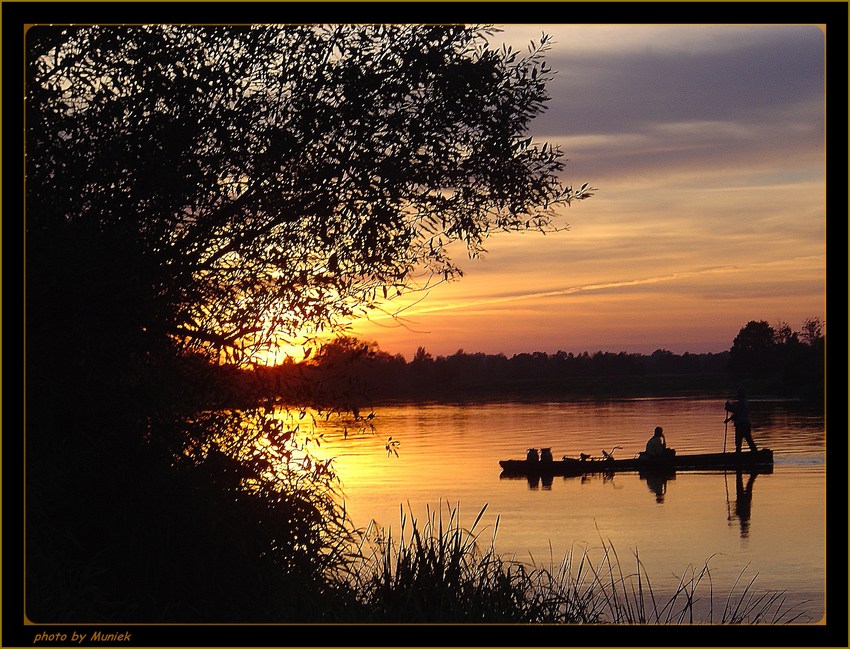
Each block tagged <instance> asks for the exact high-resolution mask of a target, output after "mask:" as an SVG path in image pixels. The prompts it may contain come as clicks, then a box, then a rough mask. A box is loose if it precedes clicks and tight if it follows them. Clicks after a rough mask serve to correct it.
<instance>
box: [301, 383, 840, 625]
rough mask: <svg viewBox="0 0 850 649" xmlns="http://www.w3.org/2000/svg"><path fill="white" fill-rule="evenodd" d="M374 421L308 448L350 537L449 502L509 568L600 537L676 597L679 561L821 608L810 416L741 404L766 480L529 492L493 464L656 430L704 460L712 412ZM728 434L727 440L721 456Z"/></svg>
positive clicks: (578, 407) (532, 412) (579, 483)
mask: <svg viewBox="0 0 850 649" xmlns="http://www.w3.org/2000/svg"><path fill="white" fill-rule="evenodd" d="M376 413H377V416H376V417H375V419H374V425H375V429H374V431H373V432H368V433H366V434H348V435H346V434H345V433H344V430H343V428H344V426H342V424H341V423H340V422H324V423H320V428H321V430H322V438H321V445H320V446H317V447H316V448H314V449H312V450H313V451H314V452H315V453H317V455H318V456H319V457H322V458H324V459H331V458H332V459H333V464H332V466H333V467H334V469H335V471H336V473H337V475H338V476H339V479H340V480H341V484H342V492H343V498H344V499H345V504H346V509H347V511H348V512H349V514H350V515H351V517H352V519H353V521H354V523H355V524H356V525H358V526H360V527H365V526H366V525H367V524H368V523H369V521H370V520H372V519H375V520H376V521H377V522H378V523H379V524H380V525H382V526H384V527H387V528H392V529H396V530H397V529H398V526H399V519H400V510H402V509H403V510H404V511H409V512H410V513H411V515H413V516H414V517H418V516H424V512H425V508H426V507H431V508H432V509H433V508H436V507H441V506H442V507H444V508H445V507H446V506H451V507H455V506H459V507H460V510H461V511H460V516H461V521H462V522H466V523H467V524H468V523H469V522H471V520H472V518H474V517H475V516H476V515H477V513H478V512H479V510H480V509H481V507H482V506H484V505H487V507H488V509H487V516H485V518H484V520H483V521H482V523H487V524H489V525H490V527H491V528H492V526H493V525H494V524H495V519H496V516H498V517H499V530H498V534H497V535H496V540H495V545H496V548H497V550H498V551H499V552H501V553H502V554H505V555H507V556H513V557H515V558H516V559H518V560H522V561H529V560H533V561H534V562H535V563H538V564H540V563H549V562H553V563H555V564H557V563H558V562H559V561H560V560H561V559H562V558H563V557H564V556H565V554H566V553H568V552H570V551H571V550H574V549H575V548H584V549H585V550H587V549H593V548H599V547H601V545H603V544H605V543H608V542H610V543H611V544H613V546H614V547H615V548H616V550H617V551H618V552H620V558H621V560H623V561H624V563H626V564H627V565H628V563H629V561H631V563H632V564H635V562H636V561H637V560H638V558H639V560H640V562H641V564H642V565H644V566H645V567H646V569H647V571H648V574H649V576H650V577H651V578H652V579H653V585H654V586H656V585H657V586H658V587H659V588H664V587H671V588H675V584H676V583H677V579H681V578H682V575H683V574H685V572H686V571H687V570H688V569H689V567H690V568H693V567H697V568H699V567H702V566H703V565H704V564H705V562H706V561H708V564H709V568H710V571H711V577H712V580H713V583H714V588H715V589H718V590H719V591H720V592H723V591H724V587H731V586H732V585H733V584H734V583H735V582H736V580H737V579H739V578H740V577H741V571H742V570H744V569H746V570H747V571H748V574H749V573H752V574H755V573H757V574H758V579H757V583H758V584H759V585H760V587H762V588H765V589H776V590H787V591H788V598H789V601H797V600H804V599H810V600H812V603H809V604H806V605H805V606H807V607H808V609H809V610H811V615H812V616H813V617H814V619H817V618H819V616H820V615H821V614H822V611H823V599H824V583H825V577H824V567H825V516H826V510H825V471H824V457H825V453H824V428H823V418H822V416H820V415H819V414H817V413H812V412H810V411H808V410H806V409H805V408H799V407H798V406H795V405H794V404H787V403H785V404H782V403H776V402H772V403H767V402H764V403H759V402H754V404H753V418H754V424H755V430H754V436H755V439H756V443H757V444H758V445H759V446H767V447H769V448H772V449H773V450H774V452H775V462H776V466H775V468H774V472H773V473H770V474H763V475H762V474H749V473H748V472H744V473H742V474H741V475H740V476H739V475H737V474H736V473H735V472H726V473H723V472H682V471H679V472H676V473H675V474H673V475H668V476H657V475H640V474H637V473H617V474H614V475H611V476H605V475H592V476H584V477H574V478H561V477H556V478H554V479H552V480H551V481H548V480H547V481H543V480H542V479H541V480H539V481H538V480H533V481H531V482H529V481H528V480H527V479H525V478H521V479H518V480H508V479H502V478H501V477H500V468H499V465H498V461H499V460H500V459H508V458H520V457H523V456H524V452H525V449H526V448H528V447H536V448H541V447H551V448H552V452H553V454H554V456H555V457H556V459H557V458H560V457H561V456H563V455H567V456H573V457H577V456H578V454H579V453H581V452H586V453H588V454H591V455H599V454H600V453H601V451H602V450H603V449H604V450H610V449H611V448H612V447H614V446H622V449H618V450H616V451H615V453H616V456H617V457H630V456H632V455H633V454H636V453H637V452H639V451H640V450H642V449H643V448H644V446H645V443H646V440H647V439H648V438H649V437H650V436H651V434H652V430H653V429H654V427H655V426H656V425H661V426H663V427H664V431H665V436H666V437H667V442H668V445H669V446H671V447H674V448H676V449H677V451H678V452H679V453H680V454H682V453H704V452H719V451H721V450H722V448H723V442H724V435H725V433H727V431H726V430H724V428H725V426H724V423H723V419H724V412H723V404H722V402H719V401H718V402H715V401H713V400H690V399H678V400H677V399H669V400H652V399H646V400H630V401H617V402H614V401H609V402H584V403H548V404H530V403H522V404H520V403H514V404H503V403H499V404H475V405H462V406H461V405H423V406H416V405H405V406H387V407H384V408H377V409H376ZM349 433H350V431H349ZM388 437H392V438H393V439H395V440H400V446H399V447H398V449H397V450H398V453H399V455H398V457H396V456H395V455H393V454H391V453H390V454H389V455H388V453H387V448H386V441H387V438H388ZM732 437H733V433H732V432H731V431H728V436H727V444H728V445H729V446H728V448H731V444H733V443H734V442H733V440H732ZM488 517H489V518H490V520H489V521H488V520H487V518H488ZM488 534H489V532H485V533H484V537H487V539H488V541H489V536H488Z"/></svg>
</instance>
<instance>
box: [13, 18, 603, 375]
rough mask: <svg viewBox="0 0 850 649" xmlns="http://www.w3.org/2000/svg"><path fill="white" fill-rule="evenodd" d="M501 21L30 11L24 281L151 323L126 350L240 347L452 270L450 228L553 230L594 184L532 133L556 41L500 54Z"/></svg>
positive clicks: (472, 243)
mask: <svg viewBox="0 0 850 649" xmlns="http://www.w3.org/2000/svg"><path fill="white" fill-rule="evenodd" d="M494 31H495V30H493V29H489V28H480V27H463V26H440V25H432V26H422V25H390V26H386V25H337V26H315V25H290V26H239V27H233V26H185V25H171V26H161V25H160V26H156V25H154V26H82V27H78V26H74V27H71V26H66V27H55V26H36V27H33V28H31V29H30V30H29V31H28V32H27V70H26V71H27V75H26V111H27V124H26V127H27V128H26V145H27V149H26V154H27V155H26V173H27V186H26V201H27V205H26V207H27V231H28V242H29V245H30V250H29V251H28V252H29V253H30V254H29V257H28V261H29V265H28V272H29V273H31V274H33V275H39V272H40V270H41V269H44V271H45V272H44V274H43V275H41V276H39V277H38V278H36V282H35V283H34V284H33V286H37V287H38V290H39V293H35V294H33V295H32V297H34V298H35V299H37V300H42V299H44V298H45V296H51V295H53V294H62V293H64V294H65V295H66V298H65V301H64V307H65V309H64V312H63V316H64V317H67V318H69V319H73V314H72V311H73V306H74V304H75V303H82V302H83V301H84V297H85V296H86V295H88V294H89V293H92V294H94V295H95V296H96V297H97V298H98V299H97V300H95V302H94V303H93V306H94V307H95V308H94V309H93V308H90V307H86V308H87V309H88V311H89V312H91V311H94V310H96V309H102V310H104V311H110V312H117V313H120V314H121V318H120V319H118V318H112V320H111V321H110V322H108V323H106V324H104V325H102V326H98V327H97V328H98V334H97V335H95V336H93V338H95V339H97V340H100V339H102V337H103V336H104V335H106V334H108V333H109V331H110V330H122V331H124V332H127V331H129V332H132V334H133V336H135V338H141V339H143V340H135V339H133V340H125V339H123V338H122V339H121V340H120V341H119V343H118V344H116V347H118V348H122V347H126V346H127V345H128V344H131V343H132V344H138V345H140V346H141V347H144V345H146V344H148V342H149V341H148V339H149V338H150V337H151V336H158V337H165V338H166V339H168V340H170V341H172V342H174V343H176V344H177V345H179V346H180V347H181V348H183V349H187V350H192V351H199V352H204V353H206V354H208V355H209V356H210V357H211V358H213V359H215V360H220V359H222V358H225V357H226V358H227V359H230V360H232V361H237V362H243V361H245V360H246V359H248V358H250V356H251V354H252V353H253V352H255V351H256V350H258V349H262V348H266V347H269V346H272V345H275V344H276V343H278V342H291V341H292V340H293V339H295V340H297V339H298V337H299V336H300V335H302V333H303V332H305V331H306V332H308V333H307V335H310V333H311V332H312V333H318V332H322V331H326V330H329V329H330V330H334V329H337V328H338V327H339V325H340V323H341V322H342V321H344V320H345V319H346V318H347V317H349V316H351V315H352V314H354V313H357V312H359V311H360V310H362V309H364V308H365V307H367V306H369V305H371V304H374V303H375V302H376V301H380V300H382V299H385V298H386V299H389V298H392V297H393V296H394V295H396V294H398V293H400V292H402V291H406V290H408V289H410V288H414V286H413V284H412V282H411V277H412V274H413V273H414V272H415V271H420V270H423V269H424V271H425V276H426V277H429V278H431V280H429V281H440V280H444V279H447V278H450V277H453V276H456V275H459V274H460V271H459V269H458V268H457V267H456V266H455V265H454V263H453V262H452V260H451V259H450V258H449V256H448V254H447V252H446V246H447V245H448V244H449V243H451V242H453V241H463V242H464V243H465V244H466V247H467V250H468V251H469V253H470V254H471V255H476V254H478V253H479V252H481V251H482V242H483V240H484V238H485V237H486V235H487V234H488V233H489V232H490V231H491V230H493V229H500V230H524V229H528V228H538V229H543V230H545V229H550V228H553V227H556V226H555V224H554V220H553V218H554V216H555V211H554V210H555V208H556V207H559V206H561V205H566V204H569V203H570V202H571V201H572V200H574V199H583V198H586V197H588V196H590V195H591V192H590V188H588V187H587V184H586V183H585V184H584V185H582V187H581V188H579V189H577V190H573V189H572V187H569V186H564V185H563V184H562V183H561V181H560V180H559V178H558V173H559V172H560V171H561V170H562V168H563V158H562V154H561V152H560V151H559V150H558V149H557V148H554V147H551V146H549V145H547V144H543V145H542V146H540V145H536V144H532V142H531V138H530V137H528V136H527V135H526V130H527V127H528V125H529V123H530V121H531V119H532V118H533V117H534V116H535V115H537V114H539V113H540V112H541V111H542V110H543V109H544V106H545V102H546V101H547V99H548V97H547V94H546V84H547V82H548V81H549V79H550V78H551V70H550V69H549V68H548V67H547V66H546V64H545V62H544V60H543V52H544V51H545V50H546V48H547V46H548V38H547V37H545V36H544V37H543V38H542V39H541V41H540V42H539V43H537V44H535V45H534V46H533V47H531V48H530V51H529V53H528V54H527V55H526V56H519V55H518V53H517V52H514V51H511V50H510V49H508V48H502V49H491V48H490V46H489V44H488V41H487V37H488V36H489V35H492V34H493V33H494ZM69 251H72V252H69ZM71 264H73V265H71ZM57 267H59V268H63V269H64V268H72V269H75V270H73V271H72V276H71V277H70V278H68V277H65V276H63V275H62V273H55V272H53V270H52V269H55V268H57ZM69 280H70V281H69ZM82 280H85V282H83V281H82ZM81 283H82V284H85V286H87V287H88V288H87V289H86V290H85V291H81V289H80V286H81ZM122 291H123V296H124V297H122ZM113 300H114V301H115V306H116V307H117V308H115V309H110V302H111V301H113ZM39 316H46V314H45V313H39V314H36V315H35V316H34V317H39ZM94 320H95V319H94V318H89V319H84V320H83V324H82V325H81V326H79V327H77V331H76V333H77V334H78V335H81V336H82V335H84V333H85V330H86V329H87V328H88V327H89V326H93V325H95V324H97V323H96V322H94ZM125 338H126V336H125Z"/></svg>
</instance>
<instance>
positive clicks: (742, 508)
mask: <svg viewBox="0 0 850 649" xmlns="http://www.w3.org/2000/svg"><path fill="white" fill-rule="evenodd" d="M735 477H736V480H735V516H737V518H738V521H739V522H740V523H741V537H747V536H749V535H750V513H751V510H752V505H753V483H754V482H755V481H756V474H755V473H750V477H749V479H748V480H747V486H746V487H745V486H744V476H743V473H742V472H741V471H740V470H738V472H737V474H736V476H735Z"/></svg>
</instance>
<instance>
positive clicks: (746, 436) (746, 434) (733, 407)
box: [725, 390, 756, 453]
mask: <svg viewBox="0 0 850 649" xmlns="http://www.w3.org/2000/svg"><path fill="white" fill-rule="evenodd" d="M725 409H726V412H728V413H729V416H728V417H726V420H725V421H727V422H728V421H729V420H730V419H731V420H732V422H733V423H734V424H735V452H736V453H740V452H741V444H742V443H743V441H744V440H747V444H749V446H750V450H751V451H753V452H755V451H756V443H755V442H754V441H753V434H752V430H753V425H752V423H751V422H750V402H749V401H747V397H746V395H745V394H744V391H743V390H738V400H737V401H733V402H732V403H730V402H729V401H727V402H726V406H725Z"/></svg>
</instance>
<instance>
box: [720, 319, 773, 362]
mask: <svg viewBox="0 0 850 649" xmlns="http://www.w3.org/2000/svg"><path fill="white" fill-rule="evenodd" d="M775 338H776V331H774V329H773V327H771V326H770V325H769V324H768V323H767V322H766V321H764V320H759V321H756V320H750V321H749V322H748V323H747V324H746V325H745V326H744V327H743V328H742V329H741V330H740V331H739V332H738V335H737V336H735V340H734V341H732V349H731V350H730V359H729V360H730V363H731V367H732V371H733V372H734V373H735V374H737V375H740V376H747V375H755V376H764V375H766V374H769V373H770V372H771V371H773V369H774V358H775V356H774V354H773V352H774V347H775V345H776V342H775Z"/></svg>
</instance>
